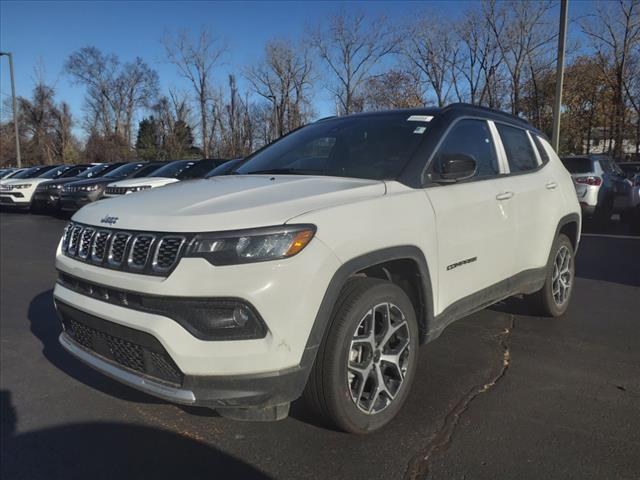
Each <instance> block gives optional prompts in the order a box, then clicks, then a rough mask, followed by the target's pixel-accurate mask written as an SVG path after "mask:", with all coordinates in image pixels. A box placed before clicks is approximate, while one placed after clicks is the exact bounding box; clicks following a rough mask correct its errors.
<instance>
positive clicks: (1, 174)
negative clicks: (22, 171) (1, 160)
mask: <svg viewBox="0 0 640 480" xmlns="http://www.w3.org/2000/svg"><path fill="white" fill-rule="evenodd" d="M16 170H18V169H17V168H0V179H1V178H5V177H7V176H9V175H11V174H12V173H14V172H15V171H16Z"/></svg>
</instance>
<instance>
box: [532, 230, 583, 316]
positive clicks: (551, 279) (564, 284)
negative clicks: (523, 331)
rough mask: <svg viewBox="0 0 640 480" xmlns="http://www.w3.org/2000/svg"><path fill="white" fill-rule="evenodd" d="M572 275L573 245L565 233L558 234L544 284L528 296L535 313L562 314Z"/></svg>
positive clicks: (571, 286) (564, 310)
mask: <svg viewBox="0 0 640 480" xmlns="http://www.w3.org/2000/svg"><path fill="white" fill-rule="evenodd" d="M574 277H575V261H574V251H573V245H572V243H571V240H569V238H568V237H567V236H566V235H564V234H560V235H558V238H556V241H555V242H554V244H553V247H552V252H551V261H550V264H549V265H548V266H547V275H546V279H545V283H544V286H543V287H542V288H541V289H540V290H538V291H537V292H535V293H533V294H531V295H529V296H528V300H529V301H530V303H531V305H532V306H533V307H534V309H535V311H536V312H535V313H538V314H540V315H545V316H550V317H559V316H560V315H562V314H564V312H566V310H567V308H568V307H569V300H570V299H571V293H572V291H573V282H574Z"/></svg>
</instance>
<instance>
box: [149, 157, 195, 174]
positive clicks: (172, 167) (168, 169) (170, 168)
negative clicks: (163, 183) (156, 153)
mask: <svg viewBox="0 0 640 480" xmlns="http://www.w3.org/2000/svg"><path fill="white" fill-rule="evenodd" d="M193 163H194V162H190V161H189V160H176V161H175V162H171V163H169V164H167V165H165V166H164V167H162V168H159V169H158V170H156V171H155V172H153V175H149V176H150V177H164V178H176V177H177V176H178V175H179V174H180V172H182V170H184V168H185V167H186V166H187V165H193Z"/></svg>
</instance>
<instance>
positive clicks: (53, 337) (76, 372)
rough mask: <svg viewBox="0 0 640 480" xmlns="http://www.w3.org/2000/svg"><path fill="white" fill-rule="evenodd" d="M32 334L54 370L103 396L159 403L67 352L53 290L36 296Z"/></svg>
mask: <svg viewBox="0 0 640 480" xmlns="http://www.w3.org/2000/svg"><path fill="white" fill-rule="evenodd" d="M28 317H29V321H30V322H31V332H32V333H33V334H34V335H35V336H36V337H37V338H38V339H39V340H40V341H41V342H42V346H43V349H42V353H43V354H44V356H45V358H46V359H47V360H49V361H50V362H51V363H52V364H53V365H54V366H55V367H57V368H59V369H60V370H62V371H63V372H64V373H66V374H67V375H69V376H71V377H73V378H75V379H76V380H78V381H80V382H82V383H84V384H85V385H88V386H90V387H91V388H95V389H96V390H99V391H101V392H103V393H106V394H108V395H112V396H115V397H118V398H120V399H122V400H127V401H131V402H137V403H160V401H159V400H156V399H155V398H153V397H151V396H149V395H145V394H144V393H141V392H138V391H137V390H134V389H132V388H129V387H127V386H125V385H122V384H121V383H118V382H116V381H114V380H111V379H110V378H109V377H107V376H105V375H103V374H101V373H100V372H97V371H95V370H93V369H92V368H90V367H88V366H86V365H84V364H83V363H82V362H80V361H79V360H77V359H75V358H74V357H72V356H71V354H69V353H67V352H66V351H65V350H64V349H63V348H62V346H61V345H60V343H59V342H58V336H59V335H60V332H61V327H60V322H59V321H58V314H57V313H56V310H55V308H54V306H53V290H47V291H45V292H42V293H40V294H39V295H37V296H35V297H34V298H33V300H31V303H30V304H29V312H28Z"/></svg>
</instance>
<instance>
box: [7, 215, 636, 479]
mask: <svg viewBox="0 0 640 480" xmlns="http://www.w3.org/2000/svg"><path fill="white" fill-rule="evenodd" d="M63 226H64V222H63V221H60V220H57V219H54V218H50V217H46V216H34V215H23V214H4V213H3V214H0V240H1V241H0V273H1V277H0V342H1V343H0V402H1V405H0V406H1V410H0V414H1V415H0V419H1V425H2V442H0V455H1V462H0V468H1V471H0V477H1V478H3V479H4V478H7V479H13V478H24V479H38V478H42V479H54V478H83V479H84V478H114V477H119V478H141V477H152V476H154V477H160V478H169V477H175V476H176V475H178V476H180V478H230V477H233V478H296V479H297V478H318V479H320V478H322V479H324V478H330V477H333V478H349V479H397V478H402V477H403V476H405V478H429V479H440V478H514V477H517V478H524V479H527V478H532V479H533V478H535V479H539V478H563V479H564V478H580V479H585V478H594V479H595V478H597V479H601V478H622V479H626V478H629V479H631V478H634V479H635V478H637V477H638V472H640V455H639V454H638V452H640V321H638V320H639V317H638V312H640V238H624V237H610V236H585V237H584V238H583V241H582V244H581V247H580V251H579V253H578V257H577V277H578V278H577V284H576V290H575V292H574V295H575V296H574V298H573V300H572V305H571V307H570V309H569V312H568V313H567V315H566V316H565V317H563V318H561V319H547V318H537V317H533V316H530V315H528V314H527V311H526V308H524V306H523V303H522V302H521V301H519V300H517V299H513V300H509V301H507V302H503V303H501V304H499V305H496V306H493V307H491V308H490V309H487V310H483V311H481V312H478V313H477V314H474V315H472V316H470V317H468V318H465V319H463V320H461V321H459V322H456V323H454V324H453V325H451V326H450V327H449V328H447V330H446V331H445V332H444V333H443V335H442V336H441V337H440V338H439V339H438V340H436V341H434V342H433V343H430V344H429V345H428V346H427V347H425V348H422V349H421V351H420V357H419V369H418V372H417V376H416V381H415V383H414V385H413V388H412V392H411V395H410V396H409V399H408V401H407V404H406V405H405V407H404V408H403V410H402V411H401V413H400V414H399V416H398V418H397V419H396V420H395V421H394V422H392V424H391V425H389V426H388V427H387V428H385V429H383V430H382V431H381V432H378V433H376V434H373V435H370V436H366V437H362V436H353V435H347V434H343V433H339V432H334V431H331V430H327V429H325V428H323V427H322V426H320V425H317V424H316V423H315V421H314V419H313V418H310V417H309V415H308V414H307V412H306V411H305V409H304V407H303V406H302V405H300V404H298V403H296V404H294V405H293V408H292V414H291V416H290V418H288V419H287V420H284V421H282V422H278V423H244V422H234V421H232V420H227V419H224V418H221V417H218V416H216V415H215V413H213V412H210V411H208V410H205V409H194V408H182V407H178V406H174V405H169V404H166V403H164V402H161V401H158V400H155V399H153V398H151V397H148V396H146V395H144V394H141V393H138V392H136V391H134V390H131V389H129V388H127V387H124V386H122V385H120V384H118V383H116V382H114V381H112V380H110V379H108V378H106V377H104V376H102V375H100V374H99V373H97V372H94V371H93V370H91V369H89V368H88V367H85V366H84V365H82V364H80V363H79V362H78V361H76V360H74V359H73V358H71V357H70V356H69V355H67V354H66V353H65V352H64V351H63V350H62V348H61V347H60V346H59V345H58V343H57V335H58V332H59V325H58V322H57V320H56V318H55V313H54V311H53V307H52V304H51V288H52V286H53V283H54V281H55V276H56V275H55V270H54V268H53V252H54V250H55V246H56V244H57V241H58V239H59V236H60V234H61V231H62V228H63ZM425 457H426V459H425Z"/></svg>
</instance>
